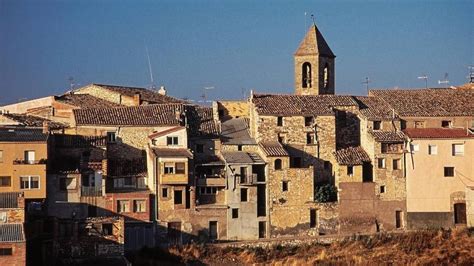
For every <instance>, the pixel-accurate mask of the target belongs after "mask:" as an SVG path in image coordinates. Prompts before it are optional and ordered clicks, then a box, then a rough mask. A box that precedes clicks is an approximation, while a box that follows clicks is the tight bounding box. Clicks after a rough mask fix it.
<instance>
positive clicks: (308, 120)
mask: <svg viewBox="0 0 474 266" xmlns="http://www.w3.org/2000/svg"><path fill="white" fill-rule="evenodd" d="M313 121H314V118H313V117H312V116H306V117H305V118H304V126H305V127H310V126H312V125H313Z"/></svg>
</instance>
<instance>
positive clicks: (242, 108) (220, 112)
mask: <svg viewBox="0 0 474 266" xmlns="http://www.w3.org/2000/svg"><path fill="white" fill-rule="evenodd" d="M214 108H217V116H216V117H219V120H221V121H226V120H229V119H231V118H247V117H249V103H248V102H247V101H246V100H242V101H218V102H216V106H214Z"/></svg>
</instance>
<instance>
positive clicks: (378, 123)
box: [374, 121, 382, 130]
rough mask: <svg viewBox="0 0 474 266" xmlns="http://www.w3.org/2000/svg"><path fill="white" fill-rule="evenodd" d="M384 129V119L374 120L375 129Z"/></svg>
mask: <svg viewBox="0 0 474 266" xmlns="http://www.w3.org/2000/svg"><path fill="white" fill-rule="evenodd" d="M380 129H382V121H374V130H380Z"/></svg>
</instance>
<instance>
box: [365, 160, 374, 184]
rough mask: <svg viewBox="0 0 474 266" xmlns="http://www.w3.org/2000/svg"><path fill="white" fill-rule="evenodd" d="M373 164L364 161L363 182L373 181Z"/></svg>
mask: <svg viewBox="0 0 474 266" xmlns="http://www.w3.org/2000/svg"><path fill="white" fill-rule="evenodd" d="M372 168H373V167H372V164H371V163H369V162H364V164H363V165H362V181H363V182H373V177H372Z"/></svg>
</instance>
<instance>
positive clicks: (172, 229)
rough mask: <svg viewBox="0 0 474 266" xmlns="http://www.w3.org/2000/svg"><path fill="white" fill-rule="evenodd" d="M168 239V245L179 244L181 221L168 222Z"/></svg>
mask: <svg viewBox="0 0 474 266" xmlns="http://www.w3.org/2000/svg"><path fill="white" fill-rule="evenodd" d="M168 240H169V242H170V245H172V246H178V245H181V222H169V223H168Z"/></svg>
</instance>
